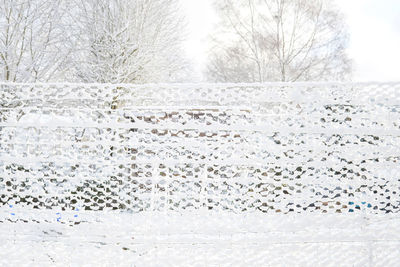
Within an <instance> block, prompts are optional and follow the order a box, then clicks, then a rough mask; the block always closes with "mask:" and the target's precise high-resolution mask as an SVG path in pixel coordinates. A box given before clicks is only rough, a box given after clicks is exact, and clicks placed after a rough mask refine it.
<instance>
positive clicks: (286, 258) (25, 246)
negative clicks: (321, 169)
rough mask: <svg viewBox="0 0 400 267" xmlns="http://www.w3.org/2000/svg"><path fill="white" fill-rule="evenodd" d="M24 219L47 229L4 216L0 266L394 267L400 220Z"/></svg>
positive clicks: (250, 216) (249, 216)
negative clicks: (91, 220) (37, 221)
mask: <svg viewBox="0 0 400 267" xmlns="http://www.w3.org/2000/svg"><path fill="white" fill-rule="evenodd" d="M3 212H4V213H7V212H8V211H5V210H4V209H3ZM26 212H27V211H26V210H25V214H26ZM31 212H32V214H31V216H32V217H31V218H34V217H35V216H36V217H37V219H38V220H42V219H43V218H44V217H47V218H48V219H47V222H41V223H35V222H29V223H24V222H23V221H22V220H23V219H22V218H21V217H20V218H19V219H18V220H17V219H15V217H13V216H7V215H6V214H4V215H5V216H4V217H7V218H9V219H10V220H6V221H3V222H2V223H0V236H1V240H2V242H1V244H0V265H2V266H3V265H4V266H32V265H35V266H78V265H79V266H80V265H82V266H84V265H86V266H246V265H247V266H268V265H272V266H311V265H314V266H398V260H399V258H400V231H399V230H398V229H399V227H400V219H399V218H398V217H395V216H390V215H389V216H377V215H376V216H364V215H352V214H346V215H288V214H286V215H266V214H261V213H258V214H257V213H241V214H232V213H221V212H219V213H214V212H210V211H204V212H201V211H198V212H194V213H186V214H178V213H169V214H165V213H142V214H128V213H103V214H101V215H96V214H93V213H87V212H75V214H78V215H79V217H78V218H80V220H78V219H76V218H75V219H71V217H70V218H69V219H68V218H66V219H62V220H60V221H56V220H55V219H56V218H57V216H58V215H56V214H55V213H54V212H50V211H45V212H44V211H42V212H41V213H36V212H35V211H31ZM97 214H98V213H97ZM70 215H71V214H70ZM61 216H62V217H63V218H64V216H67V215H65V214H63V213H62V212H61ZM85 216H87V217H90V218H93V216H95V217H96V219H95V221H93V222H91V223H89V222H85ZM4 217H3V218H4ZM67 217H68V216H67ZM78 221H80V223H79V224H75V223H76V222H78Z"/></svg>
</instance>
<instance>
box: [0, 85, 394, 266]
mask: <svg viewBox="0 0 400 267" xmlns="http://www.w3.org/2000/svg"><path fill="white" fill-rule="evenodd" d="M0 95H1V97H0V225H1V224H3V225H7V226H9V225H12V226H13V227H14V229H15V227H16V225H19V223H28V224H32V223H39V224H38V225H41V226H42V225H43V224H49V223H50V225H53V227H55V226H54V225H61V226H62V227H65V228H63V230H60V232H61V233H66V232H65V231H67V232H68V231H71V230H68V229H85V230H84V232H85V233H86V234H88V233H89V234H88V236H89V237H88V239H89V240H93V238H94V239H96V238H95V237H96V236H98V235H99V232H96V231H94V232H92V233H91V234H90V231H88V230H87V229H86V228H79V227H85V225H86V224H88V225H91V226H90V227H89V228H90V229H92V228H93V227H94V228H95V226H93V225H97V227H98V229H103V228H102V227H105V226H104V225H108V226H109V227H119V228H118V229H119V232H120V233H126V235H124V237H123V238H122V239H124V240H125V239H126V238H127V236H130V235H131V234H132V232H134V233H135V234H136V236H145V237H146V238H148V236H154V239H152V241H151V242H150V241H148V240H147V239H146V238H144V239H145V241H143V240H142V241H143V242H144V243H146V242H147V243H148V242H150V243H151V244H153V245H154V244H169V246H168V245H167V246H166V248H165V249H166V250H165V251H164V252H165V254H163V253H164V252H157V253H156V254H152V253H149V250H146V249H144V251H147V252H146V253H147V255H148V256H144V258H143V257H139V256H138V255H139V254H140V253H139V252H138V253H139V254H135V255H136V256H137V258H135V262H136V263H138V262H140V261H143V262H146V260H145V258H146V257H148V258H147V260H149V262H148V265H151V264H155V263H156V262H157V260H155V255H158V256H159V258H157V257H156V258H157V259H158V260H160V262H162V263H167V262H168V261H165V258H163V256H160V255H164V256H165V255H171V246H173V247H174V246H175V247H174V249H173V251H175V252H177V251H180V252H179V253H177V255H175V256H176V257H178V258H179V257H180V256H181V255H182V253H183V254H185V253H187V251H186V252H182V250H181V249H182V247H179V244H182V242H183V241H182V236H187V234H188V233H190V236H191V239H190V240H191V241H187V243H186V244H190V243H195V244H197V245H200V246H203V245H204V244H203V243H202V241H201V240H203V239H202V238H205V237H204V235H206V236H207V237H210V236H213V238H214V239H212V240H214V241H213V242H214V243H212V242H211V241H209V242H211V243H212V244H214V245H215V244H216V243H218V242H220V241H221V240H219V239H218V238H216V236H219V237H221V233H223V235H225V236H228V241H226V242H228V243H229V244H230V245H231V246H232V244H236V245H239V246H238V248H237V249H238V251H241V250H242V248H240V246H241V245H243V244H244V243H243V242H242V241H243V240H242V241H240V240H239V241H240V242H239V241H237V242H236V243H235V242H234V241H233V239H232V238H233V237H232V235H233V234H234V233H236V234H238V233H240V234H243V236H246V238H247V239H246V240H247V241H246V242H247V243H251V242H252V240H253V241H254V243H255V244H258V245H257V246H256V247H255V248H254V251H252V252H248V253H249V255H248V257H249V258H251V257H252V256H251V255H253V256H254V255H258V254H257V253H261V254H259V255H258V256H257V257H258V258H257V257H256V258H257V260H258V261H256V262H258V263H261V264H262V263H267V262H268V263H270V264H274V262H275V261H276V260H277V257H278V258H279V255H280V256H282V258H279V260H278V261H277V262H275V263H278V264H280V263H281V264H284V263H285V264H289V263H290V262H291V261H285V260H289V259H291V260H292V262H293V263H299V262H301V261H300V259H302V260H309V258H310V255H309V254H307V252H304V253H303V254H302V252H296V253H298V254H296V255H297V256H296V257H294V258H293V257H292V258H290V257H283V254H285V253H284V251H285V249H286V248H287V247H286V248H285V244H286V246H289V247H290V246H292V247H296V246H297V245H295V244H293V243H291V242H293V240H297V241H296V242H299V243H296V244H299V247H298V248H297V249H299V250H302V248H301V246H306V247H307V244H308V243H307V242H314V243H312V244H313V245H312V246H311V248H310V247H308V248H310V251H311V250H313V251H315V248H316V247H318V246H319V245H318V244H323V246H325V245H327V246H328V247H329V246H333V244H340V245H338V249H339V248H341V249H344V248H345V247H346V246H344V245H343V244H345V243H343V242H347V241H349V242H359V244H361V245H360V246H361V249H362V251H363V252H362V254H360V253H361V252H360V253H358V252H357V251H353V252H351V253H353V254H354V255H355V256H354V257H355V258H357V260H356V259H355V261H354V262H358V263H360V264H362V263H371V262H374V263H378V262H382V260H378V259H380V257H381V258H384V259H385V260H386V263H389V264H391V263H393V262H394V261H392V259H393V260H394V259H396V257H398V256H400V255H399V250H400V243H399V240H400V239H399V236H398V233H396V232H395V230H393V229H396V227H397V226H396V227H395V226H393V227H388V228H387V229H386V228H379V227H378V228H379V229H380V231H378V232H377V235H375V236H374V237H373V238H372V237H370V236H368V235H369V234H370V233H371V232H372V231H376V229H377V228H373V227H372V228H371V227H370V224H368V221H369V222H371V221H373V222H374V223H372V225H375V226H378V225H380V223H379V222H382V221H383V222H384V224H386V225H389V224H388V223H387V222H388V220H390V221H391V222H393V219H394V222H398V218H399V216H398V214H399V211H400V197H399V192H400V164H399V158H400V83H360V84H354V83H353V84H347V83H295V84H288V83H271V84H172V85H162V84H153V85H124V84H122V85H109V84H106V85H103V84H8V83H6V84H4V83H3V84H0ZM325 213H328V214H325ZM196 214H202V216H200V217H198V218H197V217H196V218H197V219H196V221H193V220H192V221H190V219H189V218H190V217H187V216H195V215H196ZM171 216H172V217H171ZM173 216H178V218H179V219H171V218H175V217H173ZM232 216H239V217H235V218H233V217H232ZM271 216H272V217H271ZM282 216H284V217H282ZM293 216H295V217H293ZM296 216H297V217H296ZM357 216H359V217H357ZM360 216H361V217H360ZM201 218H203V219H201ZM204 218H207V219H206V220H205V219H204ZM227 218H230V219H227ZM232 218H233V220H236V221H240V218H242V220H243V222H241V223H237V225H236V224H233V226H231V228H232V229H230V228H229V227H227V228H229V229H230V230H229V231H225V232H224V231H222V230H221V229H224V228H221V226H224V225H225V226H226V225H227V224H231V223H230V221H232ZM243 218H247V219H243ZM310 218H315V220H314V221H315V223H317V222H321V221H324V220H327V219H326V218H330V219H329V223H330V224H332V225H331V226H329V227H328V228H327V226H325V228H324V229H322V228H323V226H321V224H320V225H319V226H318V227H319V228H318V227H317V226H316V227H317V229H313V228H312V227H311V228H308V230H307V231H308V232H307V234H306V235H305V236H307V237H306V238H305V237H304V236H302V234H301V233H302V232H301V229H300V230H298V231H300V232H296V231H294V230H293V229H291V228H290V227H288V228H284V226H282V228H279V225H281V224H282V221H289V222H293V223H295V222H297V223H299V225H304V222H305V221H307V220H310ZM354 218H361V219H360V220H358V219H357V220H358V222H362V223H361V224H362V227H361V226H360V225H359V226H360V227H361V228H360V229H364V230H365V231H366V232H365V233H364V232H363V231H361V230H359V229H358V230H357V231H356V230H354V228H351V227H350V226H349V227H343V224H347V225H351V226H354V225H355V224H354V222H355V221H357V220H353V219H354ZM331 219H332V220H331ZM263 220H266V221H268V222H269V226H268V224H267V223H266V221H264V222H263ZM343 220H344V221H346V220H347V221H346V223H343ZM312 221H313V220H312V219H311V222H312ZM127 222H129V223H127ZM209 222H212V223H213V224H212V225H213V226H214V227H215V229H214V230H205V229H203V228H201V227H200V228H196V227H198V226H199V224H200V225H206V224H207V223H209ZM339 222H340V223H339ZM184 223H185V224H184ZM188 223H189V224H190V223H192V224H193V225H192V227H189V229H186V228H185V227H188V226H187V224H188ZM260 223H261V224H260ZM335 223H336V224H335ZM258 224H260V225H264V228H263V227H262V226H260V227H259V228H257V227H255V229H251V228H252V225H258ZM101 225H102V226H101ZM144 225H148V226H144ZM177 225H178V226H179V227H178V228H182V229H186V232H185V233H182V232H181V234H179V231H177V232H176V230H174V229H176V228H177ZM196 225H197V226H196ZM271 225H273V226H271ZM41 226H40V227H41ZM172 226H173V227H172ZM381 226H382V225H380V227H381ZM38 227H39V226H38ZM57 227H59V226H57ZM69 227H72V228H69ZM163 227H164V228H163ZM268 227H270V228H268ZM368 227H370V228H368ZM18 229H19V230H16V233H17V234H14V235H13V236H11V235H10V232H7V230H4V231H3V232H2V231H1V230H0V234H4V235H5V236H7V237H8V239H7V240H13V238H14V243H15V238H17V237H18V236H19V237H20V236H29V235H28V234H26V233H25V234H23V232H24V231H22V228H18ZM160 229H162V230H160ZM171 229H172V230H171ZM207 229H209V228H207ZM218 229H219V230H218ZM277 229H279V231H281V232H280V234H279V235H278V239H279V238H283V237H284V236H286V235H287V234H288V233H289V232H290V233H294V234H293V236H294V237H293V236H291V237H290V238H287V239H285V238H283V241H282V242H278V243H277V242H275V243H274V242H272V243H269V244H270V245H271V246H272V247H270V250H269V254H270V253H275V252H276V256H274V259H273V260H272V259H271V258H268V257H269V256H268V255H269V254H268V251H266V250H265V249H262V248H260V246H259V245H260V244H263V242H264V241H265V240H269V239H271V236H270V234H271V231H272V232H273V231H275V232H276V231H277ZM332 229H336V230H337V231H339V232H341V234H340V235H338V236H336V237H335V238H333V239H330V241H329V240H328V241H326V240H325V241H324V242H322V243H321V240H320V239H318V238H315V237H316V236H321V235H323V233H325V234H326V233H332ZM373 229H375V230H373ZM63 231H64V232H63ZM121 231H122V232H121ZM154 231H155V233H156V234H154ZM354 231H355V232H357V233H358V237H357V238H350V239H349V240H347V241H346V240H343V238H341V237H343V236H346V235H351V233H354ZM368 231H370V232H368ZM393 231H394V232H393ZM43 232H46V230H41V233H42V235H41V236H45V235H43ZM47 232H48V231H47ZM18 233H20V234H18ZM145 233H147V234H145ZM150 233H152V234H150ZM157 233H158V234H157ZM251 233H253V234H255V236H254V238H255V239H252V238H251ZM267 233H268V234H267ZM299 233H300V234H299ZM196 234H197V235H196ZM164 235H167V236H169V237H170V236H178V237H179V238H178V237H177V238H178V240H180V242H178V243H176V242H175V243H173V242H172V243H171V242H170V243H168V242H166V243H165V242H164V241H163V242H161V241H160V239H159V238H161V237H162V236H164ZM263 235H264V239H262V238H261V239H262V240H264V241H260V240H259V239H260V236H263ZM299 235H300V236H302V238H299ZM31 236H32V234H31ZM68 236H70V235H68ZM119 236H120V237H121V236H122V235H119ZM249 236H250V237H249ZM366 236H367V237H366ZM389 236H390V237H391V239H390V240H389V239H387V238H388V237H389ZM193 237H197V239H196V238H194V239H193ZM256 237H257V238H256ZM368 237H369V238H368ZM43 238H44V239H46V238H45V237H43ZM60 238H61V237H60ZM385 238H386V239H385ZM17 239H18V238H17ZM28 239H29V241H30V242H33V241H32V238H28ZM33 239H34V238H33ZM139 239H140V238H139ZM161 239H162V238H161ZM216 239H218V240H219V241H218V240H216ZM222 239H223V238H222ZM272 239H274V238H272ZM275 239H276V237H275ZM46 240H47V241H48V239H46ZM61 240H62V239H61ZM146 240H147V241H146ZM183 240H186V239H185V238H183ZM196 240H197V241H196ZM207 240H208V239H207ZM299 240H301V241H299ZM310 240H311V241H310ZM203 241H204V240H203ZM367 241H368V242H367ZM21 242H22V241H21ZM58 242H61V243H62V242H63V241H58ZM98 242H100V241H98ZM101 242H102V243H106V244H108V245H111V244H114V245H115V244H116V243H117V242H116V241H115V240H113V239H111V241H110V240H108V239H107V242H106V241H104V240H103V241H101ZM126 242H127V243H126V247H123V248H127V247H129V244H130V245H132V243H131V242H132V240H130V239H129V238H128V241H126ZM143 242H142V243H143ZM160 242H161V243H160ZM215 242H216V243H215ZM232 242H233V243H232ZM246 242H245V244H247V243H246ZM332 242H333V243H332ZM338 242H339V243H338ZM371 242H375V243H374V244H375V245H377V243H376V242H381V243H379V246H378V247H379V249H380V248H381V247H382V246H383V247H385V246H386V245H387V244H389V243H390V242H391V243H390V244H389V245H390V246H391V249H389V252H390V253H389V254H388V255H386V254H385V255H386V256H382V255H383V254H379V253H377V252H376V251H379V249H378V250H377V247H376V246H375V249H372V247H371V246H372V245H371V244H372V243H371ZM139 243H140V244H142V243H141V242H139ZM147 243H146V244H147ZM183 243H185V242H183ZM211 243H210V244H211ZM35 244H36V243H35ZM171 244H173V245H171ZM177 244H178V245H177ZM202 244H203V245H202ZM346 244H348V243H346ZM357 244H358V243H357ZM177 246H178V247H177ZM273 246H275V247H273ZM150 247H151V248H152V249H154V246H150ZM261 247H262V246H261ZM392 247H393V248H392ZM123 248H122V250H123V251H125V249H123ZM135 248H136V251H139V250H140V249H137V247H135ZM319 248H320V247H319ZM359 248H360V247H359ZM188 249H189V248H188ZM202 249H203V250H202ZM231 249H232V251H233V250H234V248H231ZM320 249H322V248H320ZM160 250H161V249H160ZM199 250H200V251H203V252H204V255H203V254H202V255H203V256H204V257H203V260H205V259H208V260H210V257H209V255H208V254H207V253H211V251H212V249H211V250H210V249H209V247H207V245H205V247H202V248H199ZM228 250H229V249H226V247H225V250H224V252H221V253H225V252H226V253H225V254H224V255H225V256H228V255H236V256H238V257H239V256H240V257H241V259H242V260H243V263H244V262H247V261H246V260H244V258H246V259H247V256H246V257H244V254H241V253H240V252H238V251H236V252H235V253H236V254H235V253H233V252H232V251H230V252H229V251H228ZM250 250H251V249H250ZM317 250H318V249H317ZM385 250H386V249H382V251H385ZM117 251H118V252H115V253H117V254H116V255H119V256H121V255H122V254H121V255H120V254H119V253H122V252H120V251H119V250H117ZM183 251H185V250H184V249H183ZM273 251H275V252H273ZM373 251H375V252H373ZM325 252H327V251H325ZM336 252H337V253H338V255H339V254H342V252H341V251H340V250H336ZM64 253H65V251H64ZM69 253H71V251H69ZM146 253H144V254H143V255H145V254H146ZM216 253H217V252H216ZM246 253H247V252H246ZM246 253H245V254H246ZM348 253H350V252H348ZM374 253H375V254H374ZM396 253H397V254H396ZM217 254H218V253H217ZM124 255H125V256H121V257H127V256H126V255H127V254H124ZM149 255H152V256H151V257H150V256H149ZM207 255H208V256H207ZM221 255H222V254H221ZM246 255H247V254H246ZM263 255H264V256H263ZM114 256H115V255H114ZM114 256H113V257H114ZM131 256H132V255H131ZM136 256H135V257H136ZM314 256H315V255H314ZM32 257H33V258H35V257H34V256H32ZM54 257H55V256H54ZM54 257H53V258H54ZM71 257H72V256H71ZM71 257H70V258H69V259H71ZM266 257H267V258H266ZM16 258H18V259H21V258H20V257H16ZM50 258H51V257H50ZM330 258H331V260H330V261H328V262H330V263H332V264H333V263H334V262H336V263H337V260H338V259H339V258H336V259H334V258H332V257H330ZM29 259H30V258H28V260H29ZM46 259H47V260H49V258H46ZM151 259H153V260H151ZM161 259H162V260H161ZM193 260H194V261H195V259H193ZM271 260H272V261H271ZM335 260H336V261H335ZM342 260H344V259H343V258H342ZM44 261H45V260H44ZM61 262H62V260H61ZM64 262H65V261H64ZM73 262H74V261H73ZM103 262H104V259H103ZM169 262H171V264H173V265H177V261H174V260H173V259H170V261H169ZM179 262H181V261H179ZM216 262H218V261H212V260H211V261H210V262H208V263H210V264H207V265H212V264H217V263H216ZM232 262H233V263H234V262H237V258H234V257H233V256H232V257H231V258H230V260H227V261H226V262H225V263H226V264H227V265H229V264H228V263H232ZM256 262H251V261H250V263H254V264H255V263H256ZM307 262H309V261H306V263H307ZM352 262H353V261H351V259H350V260H349V261H348V263H349V264H351V263H352ZM6 263H7V262H6ZM69 263H71V262H69ZM192 263H193V262H192ZM195 263H196V261H195ZM197 263H199V264H200V265H201V264H204V263H207V262H205V261H201V259H198V262H197ZM315 263H317V264H322V263H323V261H322V260H317V261H316V262H315ZM218 264H220V265H221V264H222V265H223V263H218ZM247 264H248V262H247ZM155 265H157V264H155ZM178 265H179V264H178ZM362 265H363V264H362Z"/></svg>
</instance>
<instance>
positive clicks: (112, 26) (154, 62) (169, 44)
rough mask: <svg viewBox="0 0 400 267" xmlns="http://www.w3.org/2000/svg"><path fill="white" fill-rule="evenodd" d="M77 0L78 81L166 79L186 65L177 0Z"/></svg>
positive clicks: (151, 80)
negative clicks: (78, 36)
mask: <svg viewBox="0 0 400 267" xmlns="http://www.w3.org/2000/svg"><path fill="white" fill-rule="evenodd" d="M77 4H78V6H79V10H80V11H79V12H78V13H77V14H76V17H77V19H76V21H77V26H78V27H79V28H80V32H81V39H80V42H79V47H80V49H79V52H80V56H79V59H80V61H79V62H77V64H76V69H75V74H76V79H77V80H78V81H83V82H102V83H148V82H160V81H164V82H166V81H171V80H174V79H175V78H176V77H177V75H178V74H179V72H181V71H183V70H184V69H185V61H184V60H183V56H182V54H183V53H182V49H181V42H182V40H183V39H182V36H183V35H182V33H183V24H182V22H183V20H182V17H181V16H180V14H179V6H178V0H85V1H83V0H82V1H79V2H77Z"/></svg>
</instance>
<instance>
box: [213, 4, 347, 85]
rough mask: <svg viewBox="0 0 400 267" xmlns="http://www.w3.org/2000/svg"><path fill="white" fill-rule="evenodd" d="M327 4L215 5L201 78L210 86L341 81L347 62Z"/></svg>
mask: <svg viewBox="0 0 400 267" xmlns="http://www.w3.org/2000/svg"><path fill="white" fill-rule="evenodd" d="M331 2H332V1H331V0H329V1H328V0H221V1H218V2H217V3H216V4H215V5H216V8H217V10H218V12H219V14H220V17H221V20H222V24H221V25H222V27H221V29H219V31H218V32H217V33H216V34H215V35H214V37H213V41H214V44H215V45H214V47H213V50H212V51H211V53H210V58H209V63H208V66H207V73H206V75H207V77H208V79H209V80H211V81H216V82H264V81H291V82H293V81H305V80H346V79H349V78H350V77H351V62H350V60H349V58H348V57H347V55H346V51H345V49H346V45H347V33H346V27H345V24H344V20H343V17H342V15H341V13H340V12H339V11H338V10H337V9H336V8H335V7H334V6H333V5H332V3H331Z"/></svg>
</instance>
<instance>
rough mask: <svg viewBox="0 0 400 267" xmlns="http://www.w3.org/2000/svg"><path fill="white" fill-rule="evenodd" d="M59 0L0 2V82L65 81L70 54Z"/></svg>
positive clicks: (13, 0)
mask: <svg viewBox="0 0 400 267" xmlns="http://www.w3.org/2000/svg"><path fill="white" fill-rule="evenodd" d="M63 7H64V5H63V1H62V0H1V1H0V80H2V81H10V82H36V81H42V82H45V81H55V80H62V79H64V72H65V70H66V69H67V68H68V63H67V62H68V61H69V59H70V54H71V52H72V50H73V47H74V46H73V45H72V44H71V42H70V41H71V40H72V39H70V35H69V33H68V30H67V28H66V27H67V26H68V19H66V16H67V13H66V12H64V11H65V10H63Z"/></svg>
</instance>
